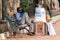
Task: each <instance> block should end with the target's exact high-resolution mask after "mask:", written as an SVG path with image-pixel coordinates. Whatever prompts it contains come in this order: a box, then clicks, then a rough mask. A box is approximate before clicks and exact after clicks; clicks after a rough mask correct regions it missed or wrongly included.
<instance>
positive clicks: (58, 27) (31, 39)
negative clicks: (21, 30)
mask: <svg viewBox="0 0 60 40" xmlns="http://www.w3.org/2000/svg"><path fill="white" fill-rule="evenodd" d="M53 25H54V28H55V31H56V33H57V35H55V36H49V35H43V36H40V35H35V36H28V35H26V34H20V35H17V36H13V37H12V38H8V39H6V40H60V20H59V21H57V22H56V23H54V24H53Z"/></svg>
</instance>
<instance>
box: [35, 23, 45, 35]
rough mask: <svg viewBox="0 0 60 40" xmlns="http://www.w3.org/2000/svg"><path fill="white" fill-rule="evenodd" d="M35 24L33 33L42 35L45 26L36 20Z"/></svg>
mask: <svg viewBox="0 0 60 40" xmlns="http://www.w3.org/2000/svg"><path fill="white" fill-rule="evenodd" d="M35 26H36V32H35V34H37V35H44V26H45V25H44V23H43V22H36V23H35Z"/></svg>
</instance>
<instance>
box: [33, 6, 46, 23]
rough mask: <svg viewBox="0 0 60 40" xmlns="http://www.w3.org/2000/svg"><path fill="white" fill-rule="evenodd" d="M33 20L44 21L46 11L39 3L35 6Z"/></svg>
mask: <svg viewBox="0 0 60 40" xmlns="http://www.w3.org/2000/svg"><path fill="white" fill-rule="evenodd" d="M34 21H35V22H38V21H42V22H46V11H45V9H44V8H43V7H41V5H39V7H36V8H35V20H34Z"/></svg>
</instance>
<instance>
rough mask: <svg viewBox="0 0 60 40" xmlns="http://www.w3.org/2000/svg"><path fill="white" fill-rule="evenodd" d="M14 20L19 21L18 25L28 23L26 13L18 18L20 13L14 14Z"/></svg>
mask: <svg viewBox="0 0 60 40" xmlns="http://www.w3.org/2000/svg"><path fill="white" fill-rule="evenodd" d="M16 18H17V20H19V21H20V20H21V21H20V23H21V24H25V22H29V16H28V13H26V12H25V13H24V15H23V17H20V13H18V12H17V13H16Z"/></svg>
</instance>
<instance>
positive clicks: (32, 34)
mask: <svg viewBox="0 0 60 40" xmlns="http://www.w3.org/2000/svg"><path fill="white" fill-rule="evenodd" d="M27 35H30V36H34V35H35V34H34V33H32V32H30V33H28V34H27Z"/></svg>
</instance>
